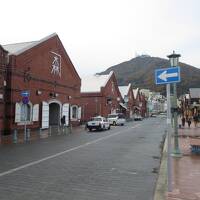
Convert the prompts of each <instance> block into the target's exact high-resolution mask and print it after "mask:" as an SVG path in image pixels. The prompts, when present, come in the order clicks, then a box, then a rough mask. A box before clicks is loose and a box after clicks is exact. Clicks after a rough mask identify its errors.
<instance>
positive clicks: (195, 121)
mask: <svg viewBox="0 0 200 200" xmlns="http://www.w3.org/2000/svg"><path fill="white" fill-rule="evenodd" d="M193 120H194V126H195V127H197V124H198V115H197V114H194V116H193Z"/></svg>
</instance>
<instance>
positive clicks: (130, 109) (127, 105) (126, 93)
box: [119, 83, 135, 119]
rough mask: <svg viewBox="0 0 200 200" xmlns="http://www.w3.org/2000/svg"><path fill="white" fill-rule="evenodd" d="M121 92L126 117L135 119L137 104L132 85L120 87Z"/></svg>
mask: <svg viewBox="0 0 200 200" xmlns="http://www.w3.org/2000/svg"><path fill="white" fill-rule="evenodd" d="M119 90H120V93H121V96H122V98H123V101H124V103H123V105H122V107H124V112H125V116H126V118H130V119H131V118H133V113H134V102H135V101H134V95H133V89H132V85H131V84H130V83H129V84H128V86H119Z"/></svg>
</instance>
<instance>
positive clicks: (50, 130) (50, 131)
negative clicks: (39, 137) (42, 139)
mask: <svg viewBox="0 0 200 200" xmlns="http://www.w3.org/2000/svg"><path fill="white" fill-rule="evenodd" d="M49 136H51V126H49Z"/></svg>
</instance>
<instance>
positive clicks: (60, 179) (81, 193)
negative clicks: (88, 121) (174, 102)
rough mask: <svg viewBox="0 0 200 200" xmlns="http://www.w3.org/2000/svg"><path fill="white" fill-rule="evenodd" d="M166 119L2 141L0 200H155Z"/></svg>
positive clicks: (0, 150) (152, 119)
mask: <svg viewBox="0 0 200 200" xmlns="http://www.w3.org/2000/svg"><path fill="white" fill-rule="evenodd" d="M164 126H165V119H163V118H160V117H157V118H149V119H145V120H143V121H138V122H129V123H127V124H126V125H125V126H123V127H113V128H112V129H111V130H110V131H103V132H92V133H90V132H86V131H84V130H78V131H76V132H75V133H73V134H70V135H67V136H52V137H50V138H48V139H42V140H39V141H36V142H33V143H30V144H17V145H7V146H0V199H1V200H29V199H31V200H32V199H37V200H38V199H42V200H45V199H48V200H60V199H62V200H65V199H66V200H102V199H105V200H151V199H152V198H153V193H154V189H155V183H156V179H157V175H158V174H157V173H155V171H156V169H158V168H159V159H158V157H160V149H159V145H160V141H161V140H162V135H163V134H164Z"/></svg>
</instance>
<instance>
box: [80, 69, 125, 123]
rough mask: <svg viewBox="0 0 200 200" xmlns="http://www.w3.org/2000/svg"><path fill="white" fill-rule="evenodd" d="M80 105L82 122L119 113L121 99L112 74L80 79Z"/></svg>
mask: <svg viewBox="0 0 200 200" xmlns="http://www.w3.org/2000/svg"><path fill="white" fill-rule="evenodd" d="M81 81H82V84H81V103H82V120H83V121H87V120H89V119H90V118H91V117H94V116H97V115H101V116H104V117H106V116H107V115H108V114H110V113H116V112H120V103H121V102H122V97H121V94H120V91H119V88H118V85H117V80H116V77H115V74H114V72H110V73H109V74H108V75H93V76H86V77H83V78H82V80H81Z"/></svg>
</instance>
